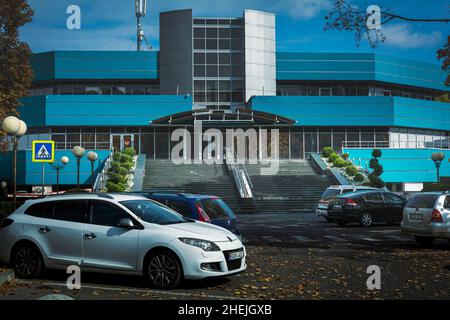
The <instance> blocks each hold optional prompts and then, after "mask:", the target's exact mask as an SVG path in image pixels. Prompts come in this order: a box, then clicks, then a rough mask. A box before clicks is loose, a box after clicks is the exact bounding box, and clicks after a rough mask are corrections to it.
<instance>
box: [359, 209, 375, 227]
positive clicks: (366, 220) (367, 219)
mask: <svg viewBox="0 0 450 320" xmlns="http://www.w3.org/2000/svg"><path fill="white" fill-rule="evenodd" d="M360 223H361V225H362V226H363V227H370V226H371V225H372V216H371V215H370V214H369V213H367V212H365V213H363V215H362V216H361V221H360Z"/></svg>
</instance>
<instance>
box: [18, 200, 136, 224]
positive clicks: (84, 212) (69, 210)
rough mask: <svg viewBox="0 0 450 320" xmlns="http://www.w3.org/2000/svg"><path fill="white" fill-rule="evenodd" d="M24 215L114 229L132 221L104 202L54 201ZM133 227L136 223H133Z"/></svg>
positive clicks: (38, 206) (36, 205)
mask: <svg viewBox="0 0 450 320" xmlns="http://www.w3.org/2000/svg"><path fill="white" fill-rule="evenodd" d="M25 214H27V215H31V216H34V217H37V218H44V219H53V220H60V221H70V222H78V223H89V224H95V225H100V226H107V227H116V226H117V225H118V224H119V222H120V220H121V219H126V218H129V219H132V220H134V219H133V218H132V217H131V216H130V215H129V214H128V213H126V212H125V211H123V210H122V209H121V208H119V207H117V206H115V205H113V204H109V203H106V202H104V201H102V202H101V201H90V203H89V205H88V201H82V200H80V201H70V200H69V201H55V202H43V203H37V204H34V205H32V206H30V207H29V208H28V209H27V210H26V211H25ZM135 225H138V223H137V222H136V221H135Z"/></svg>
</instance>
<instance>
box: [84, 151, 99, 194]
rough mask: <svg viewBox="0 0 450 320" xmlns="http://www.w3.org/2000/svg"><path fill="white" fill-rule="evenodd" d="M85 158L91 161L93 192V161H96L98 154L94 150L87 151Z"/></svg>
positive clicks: (92, 188) (92, 189)
mask: <svg viewBox="0 0 450 320" xmlns="http://www.w3.org/2000/svg"><path fill="white" fill-rule="evenodd" d="M86 156H87V158H88V159H89V161H90V162H91V193H94V183H95V180H94V163H95V161H97V159H98V154H97V153H96V152H94V151H89V152H88V153H87V155H86Z"/></svg>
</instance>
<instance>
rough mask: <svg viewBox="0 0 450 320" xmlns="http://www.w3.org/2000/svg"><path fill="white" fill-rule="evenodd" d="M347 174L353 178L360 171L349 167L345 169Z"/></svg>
mask: <svg viewBox="0 0 450 320" xmlns="http://www.w3.org/2000/svg"><path fill="white" fill-rule="evenodd" d="M345 173H346V174H348V175H349V176H352V177H353V176H354V175H356V174H357V173H358V169H356V167H355V166H348V167H347V168H345Z"/></svg>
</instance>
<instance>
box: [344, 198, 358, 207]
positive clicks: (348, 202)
mask: <svg viewBox="0 0 450 320" xmlns="http://www.w3.org/2000/svg"><path fill="white" fill-rule="evenodd" d="M345 205H346V206H353V207H354V206H357V205H358V203H356V201H355V200H353V199H347V200H346V201H345Z"/></svg>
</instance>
